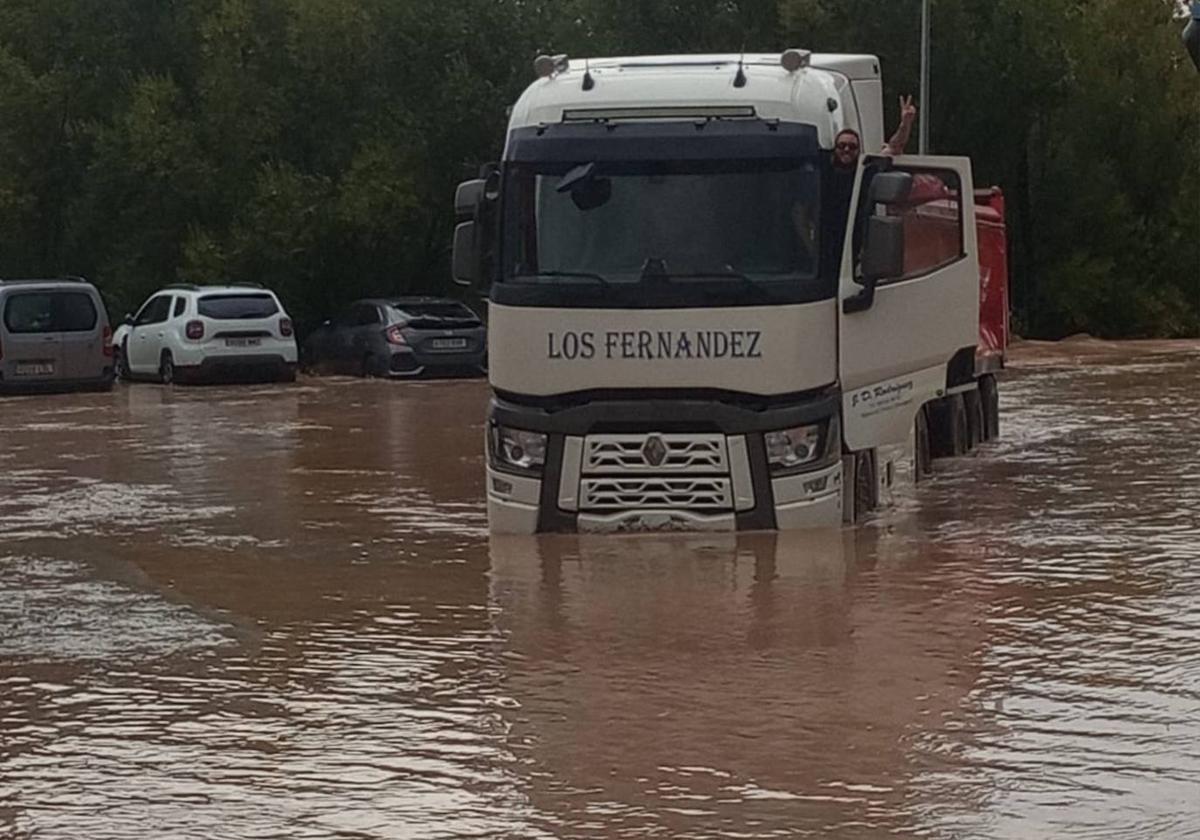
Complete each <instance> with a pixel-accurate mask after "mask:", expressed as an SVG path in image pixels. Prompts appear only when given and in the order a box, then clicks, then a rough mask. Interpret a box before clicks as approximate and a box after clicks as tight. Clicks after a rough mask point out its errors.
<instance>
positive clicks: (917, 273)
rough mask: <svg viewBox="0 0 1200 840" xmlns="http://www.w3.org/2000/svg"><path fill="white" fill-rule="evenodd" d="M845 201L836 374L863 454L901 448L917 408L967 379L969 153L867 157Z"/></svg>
mask: <svg viewBox="0 0 1200 840" xmlns="http://www.w3.org/2000/svg"><path fill="white" fill-rule="evenodd" d="M873 168H874V169H873ZM852 206H853V207H855V208H857V212H856V215H855V219H854V220H853V221H852V223H851V224H849V225H848V226H847V227H848V230H847V233H846V240H845V247H844V249H843V256H842V270H841V280H840V292H839V298H840V303H839V307H838V318H839V326H840V328H839V345H840V347H839V349H840V352H839V354H838V357H839V360H840V362H839V364H840V370H839V374H840V378H841V383H842V400H843V406H842V408H843V412H842V416H843V434H844V438H845V442H846V445H847V446H848V447H849V448H850V449H851V450H867V449H871V448H876V447H881V446H891V445H902V444H905V443H906V442H907V441H908V439H909V435H910V434H911V432H912V430H913V427H914V422H915V420H916V415H917V412H918V410H919V409H920V407H921V406H922V405H924V404H925V403H927V402H929V401H931V400H935V399H937V398H939V397H942V396H944V395H945V394H946V393H947V392H948V391H950V390H952V389H955V388H968V387H973V386H974V374H975V369H974V368H975V348H976V343H977V341H978V338H979V257H978V248H977V241H976V230H975V208H974V184H973V182H972V179H971V164H970V161H969V160H968V159H967V158H960V157H925V156H904V157H897V158H894V159H891V161H890V162H889V161H888V160H886V159H879V158H876V159H874V160H868V161H867V162H866V163H865V165H864V166H863V167H862V168H861V169H860V174H859V182H858V186H857V187H856V189H855V199H854V202H853V204H852Z"/></svg>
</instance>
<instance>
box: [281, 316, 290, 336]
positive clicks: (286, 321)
mask: <svg viewBox="0 0 1200 840" xmlns="http://www.w3.org/2000/svg"><path fill="white" fill-rule="evenodd" d="M279 334H280V335H281V336H283V337H284V338H291V337H292V319H291V318H280V319H279Z"/></svg>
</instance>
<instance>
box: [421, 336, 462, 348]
mask: <svg viewBox="0 0 1200 840" xmlns="http://www.w3.org/2000/svg"><path fill="white" fill-rule="evenodd" d="M429 346H430V347H432V348H433V349H434V350H462V349H464V348H466V346H467V340H466V339H465V338H435V339H433V340H431V341H430V342H429Z"/></svg>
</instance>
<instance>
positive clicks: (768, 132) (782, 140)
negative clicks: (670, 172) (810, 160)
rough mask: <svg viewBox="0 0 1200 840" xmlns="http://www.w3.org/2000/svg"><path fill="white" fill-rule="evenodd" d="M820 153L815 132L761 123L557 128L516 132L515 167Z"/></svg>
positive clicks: (569, 125) (512, 150) (799, 125)
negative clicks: (585, 162) (522, 164)
mask: <svg viewBox="0 0 1200 840" xmlns="http://www.w3.org/2000/svg"><path fill="white" fill-rule="evenodd" d="M818 151H819V148H818V144H817V129H816V126H813V125H805V124H802V123H784V122H776V121H766V120H758V119H750V120H736V121H723V120H701V121H695V120H691V121H686V122H684V121H679V122H649V123H604V122H588V123H555V124H550V125H542V126H537V127H532V126H531V127H527V128H518V129H514V130H513V131H512V133H511V134H510V135H509V148H508V154H507V158H508V160H510V161H514V162H517V163H569V162H574V163H578V162H580V161H604V160H611V161H630V160H642V161H650V160H675V161H681V160H712V159H722V158H725V159H739V160H748V159H755V158H774V159H779V158H791V157H800V156H804V155H814V154H817V152H818Z"/></svg>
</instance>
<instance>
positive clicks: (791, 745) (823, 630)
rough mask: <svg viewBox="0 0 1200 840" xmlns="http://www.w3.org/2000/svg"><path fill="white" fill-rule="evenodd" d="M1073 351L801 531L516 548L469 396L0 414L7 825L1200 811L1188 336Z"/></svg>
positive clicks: (1001, 818) (587, 825) (454, 832)
mask: <svg viewBox="0 0 1200 840" xmlns="http://www.w3.org/2000/svg"><path fill="white" fill-rule="evenodd" d="M1054 352H1055V353H1057V354H1058V355H1052V354H1051V353H1050V351H1048V350H1046V349H1044V348H1037V347H1033V348H1030V349H1028V350H1027V351H1026V354H1027V357H1026V360H1025V363H1024V365H1023V366H1022V367H1020V368H1018V369H1017V370H1015V371H1014V372H1013V373H1012V374H1010V376H1009V377H1008V379H1007V381H1006V382H1005V385H1004V388H1003V394H1004V411H1005V422H1006V426H1005V430H1004V431H1005V437H1004V439H1003V440H1002V441H1001V442H999V443H998V444H996V445H993V446H990V447H988V448H986V449H984V450H982V451H981V452H979V453H978V454H977V455H976V456H974V457H970V458H967V459H962V460H960V461H957V462H949V463H946V464H945V465H944V466H943V467H942V468H941V469H940V471H939V475H938V477H937V479H936V480H935V481H933V482H930V483H929V484H927V485H925V486H923V487H922V488H920V489H919V491H916V492H915V493H911V494H909V495H907V496H905V497H903V498H902V499H901V503H900V505H899V506H898V508H897V509H896V510H895V511H892V512H890V513H888V514H886V515H884V516H882V517H880V518H879V519H878V520H876V521H874V522H872V523H870V524H868V525H866V526H864V527H861V528H858V529H847V530H844V531H840V532H820V533H814V534H751V535H742V536H738V537H733V536H719V535H706V536H703V537H683V536H671V537H655V536H638V537H617V538H602V537H564V536H556V537H543V538H538V539H523V538H496V539H494V540H491V541H489V540H488V538H487V536H486V523H485V520H484V515H483V509H482V500H481V496H482V481H481V474H482V464H481V454H480V451H479V450H480V441H481V439H482V409H483V403H484V401H485V400H486V388H485V386H483V384H482V383H472V382H449V383H428V384H424V383H422V384H398V383H377V382H359V381H351V380H343V379H331V380H320V381H310V382H309V383H307V384H305V385H303V386H302V387H298V388H284V387H267V388H218V389H182V388H180V389H169V390H168V389H161V388H157V387H154V386H138V387H130V388H119V389H118V390H117V391H116V392H114V393H113V394H112V395H86V396H78V397H73V396H68V397H57V398H49V397H39V398H21V399H17V400H5V401H3V402H0V837H10V836H11V837H14V838H21V840H24V839H25V838H33V837H37V838H72V840H73V839H74V838H78V837H89V838H99V840H107V838H122V840H124V838H128V837H134V836H162V837H172V838H175V837H180V838H201V837H203V838H208V837H214V836H220V837H278V838H293V837H299V838H310V837H311V838H318V837H319V838H329V837H339V838H367V837H371V838H392V837H396V838H468V837H470V838H476V837H477V838H495V837H510V838H540V837H545V838H551V837H555V838H557V837H570V838H575V837H578V838H643V837H669V838H690V837H695V838H710V837H738V838H775V837H780V838H784V837H786V838H791V837H801V836H819V837H847V838H857V837H862V838H875V837H880V836H886V835H894V836H903V837H911V836H927V837H945V838H1026V837H1051V836H1081V837H1083V836H1086V837H1104V838H1174V837H1188V836H1197V834H1198V832H1197V830H1196V828H1195V826H1197V825H1200V750H1198V749H1197V748H1196V745H1197V744H1200V645H1197V639H1200V562H1198V561H1200V454H1197V452H1196V447H1195V442H1196V440H1197V439H1200V434H1198V433H1200V425H1198V423H1200V395H1197V393H1196V390H1195V383H1196V382H1197V381H1198V378H1200V352H1197V350H1196V349H1195V348H1194V347H1192V346H1186V345H1185V346H1175V347H1160V348H1158V349H1157V350H1155V349H1154V348H1146V347H1137V346H1134V347H1128V348H1127V347H1116V348H1114V347H1111V346H1106V345H1098V346H1094V345H1083V346H1078V347H1075V348H1073V349H1072V348H1070V347H1067V348H1065V349H1064V348H1059V349H1056V350H1055V351H1054ZM1072 354H1074V355H1072ZM1084 362H1085V363H1086V365H1084V366H1083V367H1082V368H1081V363H1084Z"/></svg>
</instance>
